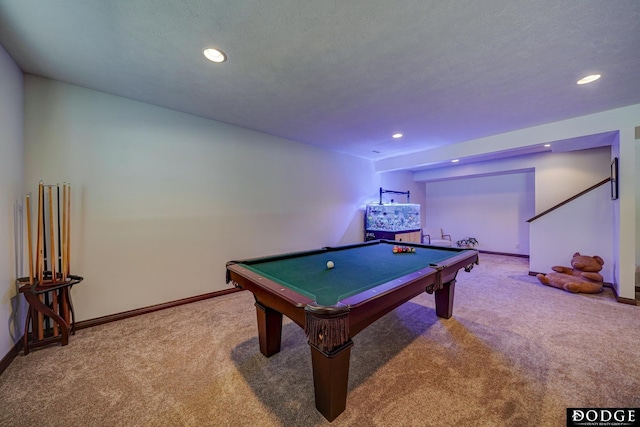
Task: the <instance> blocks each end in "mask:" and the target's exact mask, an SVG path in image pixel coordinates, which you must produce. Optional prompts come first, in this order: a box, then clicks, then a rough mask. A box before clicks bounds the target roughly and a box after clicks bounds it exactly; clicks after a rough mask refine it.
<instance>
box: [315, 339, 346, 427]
mask: <svg viewBox="0 0 640 427" xmlns="http://www.w3.org/2000/svg"><path fill="white" fill-rule="evenodd" d="M309 345H310V346H311V363H312V365H313V388H314V391H315V395H316V409H318V411H319V412H320V413H321V414H322V415H323V416H324V417H325V418H326V419H327V420H329V421H333V420H334V419H335V418H336V417H337V416H338V415H340V414H341V413H342V412H344V409H345V408H346V406H347V385H348V383H349V359H350V357H351V347H352V346H353V341H351V340H349V341H347V342H346V343H344V344H343V345H341V346H340V347H338V348H336V349H334V350H331V351H323V350H320V349H319V348H318V347H317V346H315V345H314V344H309Z"/></svg>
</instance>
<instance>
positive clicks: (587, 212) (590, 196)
mask: <svg viewBox="0 0 640 427" xmlns="http://www.w3.org/2000/svg"><path fill="white" fill-rule="evenodd" d="M612 216H613V202H612V201H611V188H610V187H609V185H602V186H600V187H598V188H596V189H595V190H593V191H590V192H589V193H587V194H585V195H583V196H581V197H579V198H577V199H575V200H573V201H571V203H568V204H566V205H564V206H562V208H560V209H557V210H554V211H553V212H550V213H549V214H547V215H545V216H542V217H540V218H539V219H537V220H535V221H534V222H532V223H531V225H530V226H531V258H530V260H529V270H530V271H533V272H536V273H548V272H550V271H551V267H552V266H554V265H564V266H567V267H570V266H571V263H570V262H571V257H572V255H573V254H574V253H575V252H580V253H581V254H582V255H590V256H594V255H599V256H600V257H602V259H604V266H603V267H602V271H601V272H600V273H601V274H602V276H603V277H604V280H605V282H608V283H612V282H613V281H614V266H615V257H614V251H613V223H612V221H611V218H612Z"/></svg>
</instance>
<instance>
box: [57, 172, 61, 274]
mask: <svg viewBox="0 0 640 427" xmlns="http://www.w3.org/2000/svg"><path fill="white" fill-rule="evenodd" d="M56 193H57V199H56V207H57V209H58V247H59V251H58V257H57V258H58V271H59V272H60V274H62V234H61V233H60V184H56Z"/></svg>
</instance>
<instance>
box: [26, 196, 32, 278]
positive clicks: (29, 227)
mask: <svg viewBox="0 0 640 427" xmlns="http://www.w3.org/2000/svg"><path fill="white" fill-rule="evenodd" d="M27 247H28V248H29V285H30V286H31V285H33V244H32V243H31V197H29V195H28V194H27Z"/></svg>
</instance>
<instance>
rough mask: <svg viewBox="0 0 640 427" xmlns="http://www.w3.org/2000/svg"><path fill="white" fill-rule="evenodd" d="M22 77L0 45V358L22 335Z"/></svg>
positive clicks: (23, 310) (23, 309)
mask: <svg viewBox="0 0 640 427" xmlns="http://www.w3.org/2000/svg"><path fill="white" fill-rule="evenodd" d="M22 99H23V77H22V71H20V69H19V68H18V67H17V66H16V64H15V63H14V62H13V60H12V59H11V57H10V56H9V55H8V54H7V52H6V51H5V50H4V48H2V46H0V359H1V358H2V357H4V355H5V354H7V353H8V352H9V350H10V349H11V348H12V347H13V345H14V344H15V342H16V341H17V340H18V339H19V338H20V336H21V335H22V327H23V322H24V320H23V319H24V313H25V312H26V310H25V308H24V307H25V304H24V299H23V298H22V297H21V296H20V295H19V294H17V292H16V285H15V282H16V277H18V275H22V274H23V273H25V272H24V271H21V270H22V265H21V262H22V256H21V252H20V249H21V248H20V245H19V244H18V245H16V239H18V238H19V237H20V236H19V235H16V233H17V232H19V231H20V228H19V227H18V226H17V225H16V223H19V222H20V221H19V220H17V221H16V220H15V218H16V217H17V218H19V217H20V215H21V209H22V196H23V189H22V172H23V170H22V165H23V148H22V142H23V133H22V129H23V123H24V122H23V117H24V116H23V103H22Z"/></svg>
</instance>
